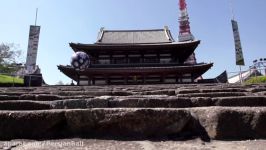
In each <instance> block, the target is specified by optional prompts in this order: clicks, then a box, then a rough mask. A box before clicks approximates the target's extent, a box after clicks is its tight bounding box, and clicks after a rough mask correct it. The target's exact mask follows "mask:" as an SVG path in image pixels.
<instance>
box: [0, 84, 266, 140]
mask: <svg viewBox="0 0 266 150" xmlns="http://www.w3.org/2000/svg"><path fill="white" fill-rule="evenodd" d="M265 88H266V85H237V84H199V85H197V84H191V85H119V86H84V87H83V86H47V87H38V88H37V87H33V88H25V87H23V88H22V87H20V88H0V92H1V94H0V139H14V138H57V137H60V138H62V137H97V136H98V137H104V136H108V135H109V136H113V137H122V136H125V137H143V138H149V137H157V136H166V137H170V138H176V137H178V139H179V138H180V137H183V138H181V139H184V138H193V137H195V136H196V137H197V136H198V137H200V138H201V139H202V140H206V141H208V139H222V140H228V139H237V140H239V139H249V138H266V124H265V122H266V113H265V112H266V107H265V106H266V97H265V96H266V95H265ZM215 106H219V107H215ZM95 108H97V109H95ZM3 110H5V111H3ZM29 110H31V111H29ZM41 110H42V111H41ZM44 110H46V111H44ZM12 129H14V130H12ZM2 131H3V132H2ZM39 131H40V132H39Z"/></svg>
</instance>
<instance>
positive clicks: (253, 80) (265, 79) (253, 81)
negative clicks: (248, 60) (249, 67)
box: [245, 76, 266, 84]
mask: <svg viewBox="0 0 266 150" xmlns="http://www.w3.org/2000/svg"><path fill="white" fill-rule="evenodd" d="M245 83H246V84H259V83H266V76H258V77H252V78H251V79H249V80H247V81H246V82H245Z"/></svg>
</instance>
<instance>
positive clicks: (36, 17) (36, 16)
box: [35, 8, 38, 26]
mask: <svg viewBox="0 0 266 150" xmlns="http://www.w3.org/2000/svg"><path fill="white" fill-rule="evenodd" d="M37 19H38V8H36V15H35V26H36V25H37Z"/></svg>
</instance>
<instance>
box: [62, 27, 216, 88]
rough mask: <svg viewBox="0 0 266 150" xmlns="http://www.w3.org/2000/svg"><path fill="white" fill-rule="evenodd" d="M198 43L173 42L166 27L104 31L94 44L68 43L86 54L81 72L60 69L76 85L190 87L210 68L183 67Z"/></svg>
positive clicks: (198, 65)
mask: <svg viewBox="0 0 266 150" xmlns="http://www.w3.org/2000/svg"><path fill="white" fill-rule="evenodd" d="M199 43H200V41H198V40H194V41H187V42H176V41H175V40H174V39H173V37H172V35H171V32H170V30H169V29H168V27H165V28H164V29H157V30H104V29H102V30H101V31H100V32H99V36H98V40H97V42H96V43H94V44H80V43H70V47H71V48H72V49H73V50H74V51H75V52H77V51H83V52H86V53H87V54H88V55H89V56H90V58H91V65H90V67H89V68H87V69H86V70H84V71H77V70H75V69H74V68H73V67H72V66H62V65H59V66H58V69H59V70H60V71H61V72H63V73H64V74H65V75H67V76H68V77H70V78H71V79H73V80H75V81H77V83H78V85H109V84H158V83H193V82H194V80H195V79H197V78H198V77H200V76H201V75H202V74H203V73H205V72H206V71H207V70H209V69H210V68H211V67H212V66H213V64H212V63H209V64H205V63H200V64H185V63H184V62H185V61H186V60H187V58H188V57H189V56H190V55H191V54H192V53H193V52H194V51H195V49H196V48H197V46H198V45H199Z"/></svg>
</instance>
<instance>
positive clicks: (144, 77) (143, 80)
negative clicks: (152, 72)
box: [142, 74, 147, 84]
mask: <svg viewBox="0 0 266 150" xmlns="http://www.w3.org/2000/svg"><path fill="white" fill-rule="evenodd" d="M146 76H147V75H145V74H144V75H143V79H142V82H143V84H146Z"/></svg>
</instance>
